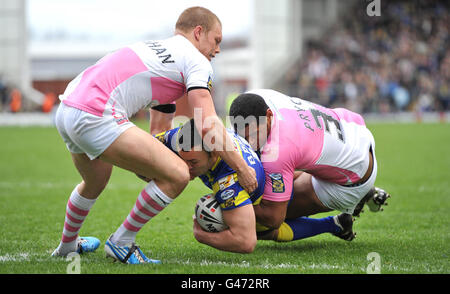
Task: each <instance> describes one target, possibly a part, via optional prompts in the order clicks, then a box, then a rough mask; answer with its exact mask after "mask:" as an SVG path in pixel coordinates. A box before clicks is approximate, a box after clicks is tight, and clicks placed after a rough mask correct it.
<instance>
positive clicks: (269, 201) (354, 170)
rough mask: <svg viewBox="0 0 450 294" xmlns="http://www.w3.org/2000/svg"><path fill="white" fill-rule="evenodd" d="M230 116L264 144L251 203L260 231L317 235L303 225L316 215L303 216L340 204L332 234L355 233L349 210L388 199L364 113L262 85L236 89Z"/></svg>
mask: <svg viewBox="0 0 450 294" xmlns="http://www.w3.org/2000/svg"><path fill="white" fill-rule="evenodd" d="M230 117H231V121H232V124H233V126H234V128H235V130H236V131H237V132H238V133H239V134H240V135H241V136H243V137H245V138H246V139H247V140H248V141H249V143H250V145H251V146H252V148H254V150H258V151H259V152H260V155H261V162H262V164H263V167H264V172H265V175H266V184H265V189H264V194H263V196H262V201H261V202H260V204H259V205H256V206H254V209H255V214H256V221H257V222H258V224H259V226H258V228H257V230H258V231H260V233H259V238H260V239H273V240H278V241H291V240H296V239H301V238H303V237H302V236H305V235H307V236H312V235H314V234H312V233H311V231H310V232H308V233H307V234H305V232H303V231H302V230H303V229H304V228H308V230H311V226H308V225H305V222H313V221H315V220H314V219H309V218H305V217H304V216H309V215H313V214H316V213H320V212H328V211H332V210H337V211H341V212H342V213H341V214H340V215H338V216H335V217H330V218H329V219H328V221H329V222H330V224H329V225H331V224H332V222H334V223H335V224H338V226H339V227H341V230H339V231H336V233H335V235H336V236H338V237H340V238H342V239H344V240H348V241H351V240H352V239H353V238H354V236H355V233H354V232H353V230H352V227H353V217H352V215H353V216H359V214H360V212H361V210H362V208H363V206H364V204H366V203H367V204H368V205H369V207H370V208H371V210H372V211H378V210H380V207H381V205H383V204H386V203H385V201H386V199H387V198H388V197H389V194H387V193H386V192H385V191H383V190H382V189H379V188H376V187H374V184H375V179H376V176H377V171H378V165H377V160H376V157H375V140H374V137H373V135H372V133H371V132H370V131H369V129H368V128H367V127H366V125H365V122H364V119H363V118H362V116H361V115H359V114H357V113H354V112H351V111H349V110H347V109H343V108H336V109H329V108H326V107H323V106H321V105H318V104H314V103H311V102H309V101H306V100H303V99H300V98H294V97H288V96H286V95H284V94H282V93H279V92H276V91H273V90H269V89H258V90H252V91H249V92H246V93H244V94H241V95H239V96H238V97H237V98H236V99H235V100H234V101H233V103H232V105H231V108H230ZM322 229H323V227H322ZM312 230H314V228H312ZM317 230H319V231H318V233H320V232H321V231H320V230H321V228H320V225H319V226H318V227H317Z"/></svg>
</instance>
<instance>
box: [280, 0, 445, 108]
mask: <svg viewBox="0 0 450 294" xmlns="http://www.w3.org/2000/svg"><path fill="white" fill-rule="evenodd" d="M362 5H367V2H365V1H358V2H357V3H356V4H355V5H354V6H352V8H351V9H350V10H349V11H348V13H346V14H345V16H344V17H342V18H341V19H340V20H339V21H338V22H337V23H336V24H333V25H332V26H330V28H329V29H327V30H326V31H325V33H324V34H323V35H322V36H321V37H319V38H317V39H315V40H310V41H308V42H307V44H306V45H305V49H304V54H303V56H302V58H301V59H300V60H299V61H298V62H297V63H296V64H295V65H294V66H293V67H292V68H290V69H289V70H288V71H287V72H286V74H285V76H284V80H283V87H284V89H285V92H286V93H287V94H289V95H291V96H297V97H306V98H308V99H311V100H313V101H315V102H318V103H321V104H323V105H326V106H329V107H347V108H349V109H352V110H354V111H357V112H361V113H370V112H378V113H388V112H396V111H415V112H423V111H439V112H442V113H444V111H449V110H450V47H449V44H450V39H449V32H450V14H449V12H450V9H449V7H450V2H448V1H435V0H420V1H399V0H392V1H381V16H368V15H367V13H366V9H365V7H362Z"/></svg>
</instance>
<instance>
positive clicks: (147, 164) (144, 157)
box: [100, 127, 189, 263]
mask: <svg viewBox="0 0 450 294" xmlns="http://www.w3.org/2000/svg"><path fill="white" fill-rule="evenodd" d="M100 158H101V159H102V160H105V161H107V162H110V163H111V164H114V165H116V166H119V167H121V168H124V169H127V170H130V171H132V172H134V173H136V174H139V175H142V176H145V177H146V178H150V179H153V180H152V181H150V182H149V183H148V184H147V185H146V187H145V188H144V189H143V190H142V191H141V193H140V194H139V196H138V199H137V200H136V203H135V205H134V207H133V208H132V210H131V211H130V213H129V214H128V216H127V217H126V219H125V220H124V222H123V223H122V224H121V225H120V227H119V228H118V229H117V230H116V232H115V233H114V234H113V235H112V236H111V237H110V239H109V240H108V241H107V243H106V245H105V250H106V251H107V253H108V255H109V256H111V257H113V258H116V259H119V260H120V261H122V262H127V260H125V257H126V255H123V256H121V255H120V251H123V250H122V249H125V248H128V249H125V251H128V252H129V251H130V250H131V248H136V250H137V253H136V254H132V256H131V259H130V260H128V262H130V263H135V261H136V263H139V261H140V260H141V257H142V260H144V261H145V262H149V261H148V259H146V257H145V256H144V255H143V254H142V252H141V251H140V250H139V248H138V247H136V246H135V244H134V241H135V238H136V235H137V233H138V232H139V231H140V229H141V228H142V227H143V226H144V225H145V224H146V223H147V222H148V221H150V220H151V219H152V218H153V217H155V216H156V215H158V214H159V213H160V212H161V211H162V210H163V209H164V208H165V207H167V206H168V205H169V204H170V203H171V202H172V200H173V199H174V198H176V197H177V196H178V195H179V194H180V193H181V192H182V191H183V190H184V188H185V187H186V185H187V184H188V182H189V169H188V167H187V165H186V163H185V162H184V161H183V160H181V159H180V158H179V157H178V156H176V155H175V154H174V153H173V152H172V151H170V150H169V149H168V148H166V147H165V146H164V145H163V144H161V143H160V142H159V141H158V140H156V139H155V138H154V137H153V136H151V135H150V134H149V133H147V132H145V131H143V130H141V129H140V128H137V127H132V128H129V129H128V130H127V131H125V132H124V133H122V134H121V135H120V136H119V137H118V138H117V139H116V140H115V141H114V142H113V143H112V144H111V145H110V146H109V147H108V148H107V149H106V150H105V152H104V153H103V154H102V155H101V156H100ZM135 255H136V256H135ZM129 258H130V256H129ZM127 259H128V258H127ZM124 260H125V261H124Z"/></svg>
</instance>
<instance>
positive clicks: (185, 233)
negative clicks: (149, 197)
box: [0, 124, 450, 274]
mask: <svg viewBox="0 0 450 294" xmlns="http://www.w3.org/2000/svg"><path fill="white" fill-rule="evenodd" d="M142 126H143V128H144V129H145V128H146V126H144V124H142ZM369 128H370V129H371V130H372V132H373V134H374V136H375V140H376V154H377V159H378V163H379V173H378V177H377V182H376V185H377V186H379V187H382V188H384V189H386V190H387V191H388V192H389V193H391V195H392V198H391V199H390V201H389V205H388V206H387V207H386V208H385V211H383V212H381V213H371V212H370V211H368V209H366V210H367V211H366V212H364V213H363V214H362V215H361V217H360V218H359V219H357V221H356V222H355V224H354V230H355V231H356V232H357V238H356V239H355V240H353V241H352V242H345V241H342V240H340V239H338V238H336V237H334V236H332V235H331V234H323V235H319V236H316V237H313V238H310V239H305V240H299V241H295V242H291V243H275V242H271V241H259V242H258V245H257V247H256V249H255V251H254V252H253V253H252V254H248V255H243V254H234V253H226V252H221V251H218V250H216V249H213V248H210V247H208V246H205V245H203V244H200V243H198V242H197V241H196V240H195V239H194V237H193V235H192V220H191V216H192V214H193V211H194V205H195V202H196V200H197V199H198V198H199V197H200V196H202V195H204V194H206V193H208V192H209V190H208V189H207V188H206V187H204V186H203V184H202V183H201V182H200V181H199V180H195V181H193V182H191V183H190V184H189V186H188V188H187V189H186V190H185V191H184V192H183V194H182V195H180V196H179V197H178V198H177V199H176V200H175V201H174V203H173V204H171V206H170V207H169V208H168V209H166V210H164V211H163V212H162V213H161V214H160V215H158V216H157V217H156V218H155V219H153V220H151V221H150V222H149V223H148V224H147V225H146V226H145V227H144V228H143V229H142V230H141V232H140V233H139V234H138V238H137V242H138V244H140V245H141V248H142V249H143V251H144V252H145V253H146V254H147V255H148V256H149V257H151V258H155V259H160V260H162V261H163V264H161V265H142V266H129V265H123V264H119V263H111V262H110V261H108V260H107V259H106V258H105V254H104V251H103V246H104V242H105V240H106V239H107V238H108V237H109V235H110V234H111V233H112V232H114V231H115V230H116V228H117V227H118V226H119V225H120V224H121V223H122V221H123V220H124V218H125V217H126V216H127V214H128V213H129V211H130V209H131V208H132V206H133V204H134V202H135V200H136V198H137V196H138V194H139V192H140V191H141V189H142V188H143V186H144V183H143V182H142V181H141V180H139V179H138V178H137V177H136V176H135V175H134V174H131V173H129V172H127V171H124V170H120V169H118V168H116V169H115V170H114V171H113V175H112V177H111V180H110V183H109V185H108V187H107V188H106V190H105V191H104V192H103V194H102V195H101V196H100V198H99V199H98V201H97V203H96V204H95V205H94V207H93V209H92V210H91V212H90V214H89V216H88V217H87V219H86V221H85V223H84V225H83V228H82V230H81V235H85V236H96V237H98V238H99V239H100V240H101V241H102V245H101V247H100V248H99V250H97V251H96V252H95V253H91V254H87V255H83V256H81V260H80V269H81V273H83V274H91V273H95V274H110V273H115V274H124V273H126V274H153V273H156V274H211V273H217V274H231V273H233V274H268V273H269V274H302V273H317V274H321V273H327V274H363V273H366V270H367V268H368V267H370V263H371V259H370V258H369V259H368V254H369V253H371V252H376V253H377V254H378V255H379V257H380V270H381V273H385V274H391V273H405V274H413V273H414V274H424V273H441V274H442V273H444V274H448V273H450V263H449V258H450V247H449V245H448V244H450V238H449V237H450V230H449V228H450V222H449V216H448V215H449V211H450V201H449V200H450V124H374V125H369ZM0 140H1V144H0V224H1V226H0V273H1V274H5V273H16V274H23V273H25V274H28V273H33V274H36V273H40V274H42V273H59V274H64V273H66V272H67V269H68V267H69V264H70V262H69V261H67V260H65V259H62V258H52V257H50V254H51V253H52V251H53V250H54V249H55V248H56V246H57V245H58V243H59V240H60V237H61V232H62V226H63V222H64V213H65V205H66V203H67V199H68V197H69V194H70V192H71V191H72V189H73V188H74V186H75V185H76V184H77V183H79V181H80V177H79V176H78V174H77V172H76V170H75V167H74V166H73V165H72V162H71V159H70V156H69V153H68V151H67V150H66V147H65V145H64V144H63V141H62V139H61V138H60V137H59V135H58V133H57V131H56V129H55V128H41V127H28V128H18V127H17V128H16V127H3V128H0ZM330 214H333V215H334V214H337V212H333V213H330ZM324 215H325V214H321V215H317V217H322V216H324ZM313 217H316V216H313Z"/></svg>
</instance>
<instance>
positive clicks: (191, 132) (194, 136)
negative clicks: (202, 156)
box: [178, 118, 209, 152]
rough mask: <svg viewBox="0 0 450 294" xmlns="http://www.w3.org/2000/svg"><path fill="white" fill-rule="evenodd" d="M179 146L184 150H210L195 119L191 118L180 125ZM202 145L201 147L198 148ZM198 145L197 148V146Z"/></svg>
mask: <svg viewBox="0 0 450 294" xmlns="http://www.w3.org/2000/svg"><path fill="white" fill-rule="evenodd" d="M178 146H180V150H182V151H184V152H189V151H194V150H203V151H206V152H209V150H208V148H206V146H205V145H204V144H203V140H202V136H201V135H200V133H199V132H198V130H197V128H196V127H195V123H194V119H192V118H191V119H190V120H189V121H187V122H186V123H185V124H183V125H182V126H181V127H180V131H179V135H178ZM199 146H200V148H201V149H200V148H198V147H199ZM195 147H197V148H198V149H197V148H195Z"/></svg>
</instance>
